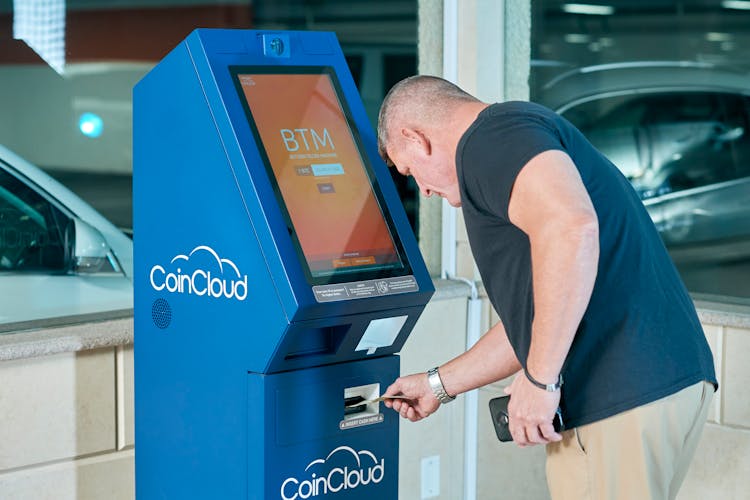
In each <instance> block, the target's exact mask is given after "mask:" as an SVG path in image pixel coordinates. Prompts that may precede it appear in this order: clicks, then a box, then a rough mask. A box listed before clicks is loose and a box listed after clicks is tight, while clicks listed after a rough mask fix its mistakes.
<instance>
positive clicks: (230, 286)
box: [133, 29, 434, 500]
mask: <svg viewBox="0 0 750 500" xmlns="http://www.w3.org/2000/svg"><path fill="white" fill-rule="evenodd" d="M133 104H134V123H133V131H134V168H133V181H134V235H135V237H134V243H135V270H136V272H135V425H136V427H135V429H136V431H135V432H136V438H135V440H136V443H137V448H136V450H137V452H136V495H137V498H138V500H146V499H152V498H154V499H155V498H160V499H161V498H164V499H170V500H171V499H189V498H199V499H206V498H217V499H222V500H229V499H248V498H249V499H280V500H299V499H310V498H314V499H318V498H332V499H341V500H344V499H355V498H356V499H359V500H362V499H378V500H384V499H385V500H391V499H395V498H397V496H398V493H397V482H398V416H397V415H396V414H395V412H392V411H390V410H387V409H386V408H385V407H384V405H382V404H381V403H378V402H370V401H371V400H372V399H374V398H376V397H377V396H379V395H380V394H381V393H382V392H384V391H385V389H386V387H387V386H388V384H390V383H391V382H392V381H393V380H394V379H395V378H396V377H397V376H398V374H399V358H398V356H397V355H396V353H397V352H398V351H399V350H400V349H401V347H402V345H403V343H404V341H405V340H406V338H407V336H408V335H409V333H410V331H411V330H412V328H413V326H414V324H415V322H416V321H417V319H418V318H419V315H420V314H421V312H422V310H423V308H424V306H425V304H426V303H427V302H428V300H429V299H430V297H431V295H432V293H433V291H434V289H433V286H432V282H431V280H430V278H429V275H428V273H427V271H426V269H425V266H424V263H423V261H422V258H421V256H420V253H419V250H418V247H417V244H416V242H415V239H414V236H413V233H412V231H411V229H410V227H409V224H408V222H407V219H406V216H405V213H404V210H403V207H402V205H401V202H400V200H399V198H398V196H397V193H396V190H395V188H394V185H393V183H392V181H391V178H390V174H389V172H388V171H387V168H386V167H385V165H384V164H383V163H382V161H381V160H380V159H379V158H378V156H377V150H376V141H375V136H374V133H373V131H372V128H371V126H370V124H369V123H368V119H367V117H366V115H365V111H364V108H363V106H362V103H361V101H360V98H359V95H358V93H357V89H356V88H355V85H354V82H353V80H352V78H351V75H350V73H349V71H348V69H347V66H346V62H345V60H344V57H343V55H342V52H341V49H340V48H339V45H338V42H337V40H336V38H335V36H334V35H333V34H331V33H321V32H266V31H249V30H203V29H201V30H196V31H194V32H193V33H192V34H191V35H190V36H188V37H187V38H186V39H185V40H184V41H183V42H182V43H180V44H179V45H178V46H177V47H176V48H175V49H174V50H173V51H172V52H170V53H169V54H168V55H167V56H166V57H165V58H164V60H163V61H161V62H160V63H159V64H158V65H157V66H156V67H155V68H154V69H153V70H152V71H151V72H149V73H148V74H147V75H146V76H145V77H144V78H143V79H142V80H141V81H140V82H139V83H138V84H137V86H136V87H135V89H134V91H133Z"/></svg>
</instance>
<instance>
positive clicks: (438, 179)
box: [388, 141, 461, 207]
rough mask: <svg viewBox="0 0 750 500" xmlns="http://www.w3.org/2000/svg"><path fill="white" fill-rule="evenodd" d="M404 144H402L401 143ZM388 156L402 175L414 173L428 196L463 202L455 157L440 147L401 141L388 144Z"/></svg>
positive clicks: (455, 203) (455, 202) (459, 203)
mask: <svg viewBox="0 0 750 500" xmlns="http://www.w3.org/2000/svg"><path fill="white" fill-rule="evenodd" d="M399 146H402V147H399ZM388 156H389V158H390V159H391V161H392V162H393V164H394V165H395V167H396V169H397V170H398V171H399V173H400V174H401V175H406V176H412V177H413V178H414V180H415V181H416V182H417V186H419V190H420V191H421V192H422V194H423V195H424V196H427V197H429V196H432V195H433V194H436V195H438V196H440V197H441V198H445V199H446V200H448V203H449V204H450V205H451V206H454V207H460V206H461V194H460V191H459V188H458V176H457V174H456V164H455V160H454V159H453V158H451V156H450V154H447V152H445V151H442V150H441V149H440V148H438V147H428V148H424V147H420V145H419V144H415V143H414V142H406V141H399V144H397V145H396V146H389V147H388Z"/></svg>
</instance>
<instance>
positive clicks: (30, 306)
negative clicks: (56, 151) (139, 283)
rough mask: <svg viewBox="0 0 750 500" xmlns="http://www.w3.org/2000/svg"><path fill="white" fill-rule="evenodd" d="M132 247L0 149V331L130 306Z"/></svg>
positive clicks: (62, 189) (48, 179) (54, 183)
mask: <svg viewBox="0 0 750 500" xmlns="http://www.w3.org/2000/svg"><path fill="white" fill-rule="evenodd" d="M132 273H133V242H132V240H131V239H130V238H129V237H128V236H126V235H125V234H124V233H123V232H122V231H120V230H119V229H118V228H116V227H115V226H114V225H112V224H111V223H110V222H109V221H107V220H106V219H105V218H104V217H103V216H102V215H101V214H99V213H98V212H97V211H96V210H94V209H93V208H92V207H91V206H90V205H88V204H87V203H86V202H84V201H83V200H81V199H80V198H79V197H78V196H76V195H75V194H73V192H71V191H70V190H68V189H67V188H65V187H64V186H63V185H62V184H60V183H59V182H57V181H55V180H54V179H53V178H51V177H50V176H49V175H47V174H45V173H44V172H43V171H42V170H40V169H39V168H37V167H36V166H34V165H32V164H31V163H29V162H27V161H25V160H24V159H22V158H21V157H19V156H18V155H16V154H14V153H13V152H11V151H10V150H8V149H6V148H5V147H3V146H0V333H2V332H8V331H12V330H13V329H14V327H18V326H26V322H29V321H33V320H39V319H49V318H54V319H55V320H56V321H58V322H59V321H61V318H67V317H76V316H81V315H91V314H93V313H103V312H106V311H123V310H128V309H132V307H133V284H132Z"/></svg>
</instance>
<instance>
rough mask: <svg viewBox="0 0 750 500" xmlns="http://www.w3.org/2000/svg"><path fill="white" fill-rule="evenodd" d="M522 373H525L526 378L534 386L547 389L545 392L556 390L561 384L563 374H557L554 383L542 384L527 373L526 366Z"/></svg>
mask: <svg viewBox="0 0 750 500" xmlns="http://www.w3.org/2000/svg"><path fill="white" fill-rule="evenodd" d="M523 373H524V374H525V375H526V378H527V379H529V382H531V383H532V384H534V385H535V386H537V387H539V388H540V389H542V390H544V391H547V392H555V391H556V390H558V389H559V388H560V387H562V385H563V376H562V373H561V374H560V375H558V377H557V382H555V383H554V384H543V383H541V382H539V381H538V380H537V379H535V378H534V377H532V376H531V374H530V373H529V371H528V370H527V369H526V368H524V369H523Z"/></svg>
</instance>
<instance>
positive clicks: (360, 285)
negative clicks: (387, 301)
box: [312, 275, 419, 302]
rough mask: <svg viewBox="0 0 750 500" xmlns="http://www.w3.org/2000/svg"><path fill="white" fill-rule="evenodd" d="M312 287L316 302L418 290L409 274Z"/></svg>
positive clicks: (415, 282)
mask: <svg viewBox="0 0 750 500" xmlns="http://www.w3.org/2000/svg"><path fill="white" fill-rule="evenodd" d="M312 289H313V293H315V300H317V301H318V302H334V301H337V300H349V299H364V298H369V297H378V296H380V295H395V294H398V293H406V292H416V291H419V286H418V285H417V280H415V279H414V276H411V275H410V276H399V277H396V278H384V279H380V280H366V281H355V282H353V283H338V284H332V285H318V286H314V287H312Z"/></svg>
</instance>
